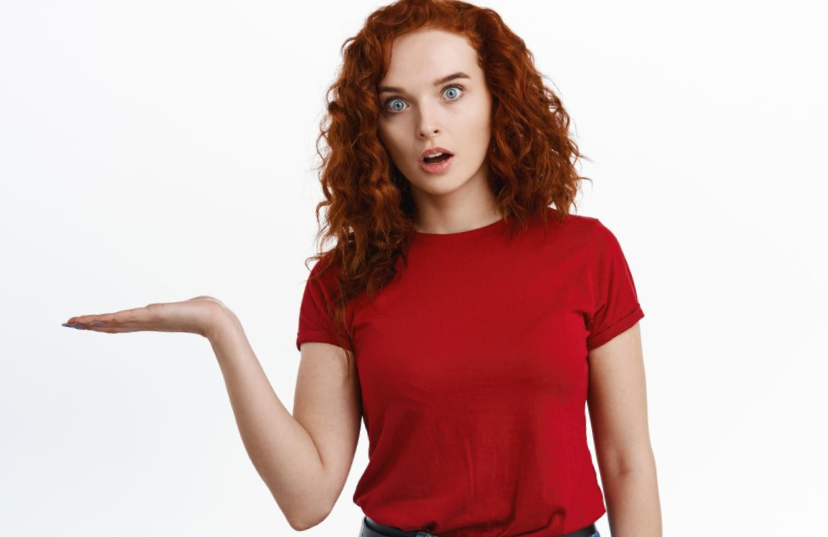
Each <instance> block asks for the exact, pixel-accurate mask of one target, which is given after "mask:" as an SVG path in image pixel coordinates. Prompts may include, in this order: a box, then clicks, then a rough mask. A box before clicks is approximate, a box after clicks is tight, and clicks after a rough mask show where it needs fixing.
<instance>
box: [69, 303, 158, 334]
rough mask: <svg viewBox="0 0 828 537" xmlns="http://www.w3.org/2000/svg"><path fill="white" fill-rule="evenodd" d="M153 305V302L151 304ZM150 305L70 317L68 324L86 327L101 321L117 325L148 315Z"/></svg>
mask: <svg viewBox="0 0 828 537" xmlns="http://www.w3.org/2000/svg"><path fill="white" fill-rule="evenodd" d="M151 305H153V304H151ZM147 308H148V306H145V307H142V308H132V309H128V310H122V311H117V312H115V313H102V314H92V315H81V316H78V317H70V318H69V320H68V321H67V322H66V324H69V325H82V326H84V327H86V328H97V327H98V325H96V326H94V327H93V326H90V325H92V323H101V322H103V323H104V325H109V326H116V325H118V324H123V323H129V322H133V321H137V320H140V319H141V318H142V316H144V315H146V313H147V311H148V309H147Z"/></svg>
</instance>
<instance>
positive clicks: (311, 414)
mask: <svg viewBox="0 0 828 537" xmlns="http://www.w3.org/2000/svg"><path fill="white" fill-rule="evenodd" d="M330 93H332V94H333V97H332V98H330V100H329V103H328V112H329V116H328V117H327V118H326V121H328V120H329V123H327V124H323V127H322V133H321V138H324V139H325V140H326V142H327V145H328V147H329V152H328V153H327V154H325V155H322V154H321V153H320V156H322V159H323V162H322V167H321V182H322V188H323V192H324V194H325V198H326V200H325V201H323V202H321V203H320V204H319V206H318V207H317V217H318V214H319V209H320V208H321V207H327V225H326V226H325V228H327V232H326V233H325V238H326V239H327V238H333V237H336V239H337V243H336V245H335V247H334V248H332V249H331V250H329V251H327V252H322V253H320V254H319V255H317V256H315V258H316V259H319V260H320V262H319V263H317V264H316V265H315V266H314V268H313V269H312V271H311V275H310V278H309V279H308V282H307V284H306V288H305V293H304V297H303V300H302V305H301V310H300V318H299V330H298V335H297V342H296V344H297V348H298V349H299V350H300V352H301V356H302V358H301V360H302V361H301V365H300V369H299V375H298V379H297V388H296V399H295V403H294V413H293V415H291V414H290V413H289V412H288V411H287V410H286V409H285V407H284V406H283V405H282V403H281V402H280V401H279V399H278V397H277V396H276V395H275V393H274V392H273V390H272V388H271V386H270V384H269V383H268V381H267V379H266V377H265V375H264V373H263V371H262V369H261V367H260V365H259V362H258V360H257V359H256V357H255V355H254V354H253V351H252V349H251V348H250V345H249V343H248V341H247V339H246V337H245V335H244V331H243V329H242V327H241V323H240V322H239V320H238V318H237V317H236V316H235V315H234V314H233V313H232V312H231V311H230V310H229V309H228V308H226V307H225V306H224V305H223V304H222V303H221V302H220V301H218V300H216V299H213V298H211V297H196V298H194V299H191V300H189V301H184V302H178V303H169V304H150V305H149V306H147V307H145V308H137V309H133V310H126V311H121V312H117V313H111V314H105V315H87V316H82V317H73V318H71V319H69V323H70V324H68V325H69V326H78V324H80V325H81V326H80V327H81V328H86V329H92V330H97V331H101V332H109V333H120V332H134V331H139V330H156V331H173V332H192V333H197V334H200V335H202V336H204V337H207V338H208V339H209V340H210V342H211V344H212V346H213V349H214V351H215V354H216V357H217V359H218V362H219V364H220V367H221V370H222V373H223V375H224V378H225V381H226V385H227V389H228V393H229V395H230V400H231V404H232V406H233V410H234V413H235V416H236V420H237V423H238V425H239V430H240V433H241V436H242V439H243V441H244V444H245V447H246V449H247V451H248V453H249V455H250V458H251V461H252V462H253V464H254V466H255V467H256V469H257V471H258V472H259V474H260V475H261V477H262V479H263V480H264V481H265V483H266V484H267V485H268V487H269V489H270V490H271V492H272V494H273V496H274V498H275V500H276V502H277V503H278V505H279V507H280V508H281V509H282V511H283V513H284V514H285V516H286V518H287V520H288V521H289V522H290V524H291V526H292V527H293V528H294V529H297V530H302V529H307V528H309V527H312V526H315V525H317V524H319V523H320V522H321V521H322V520H324V519H325V518H326V517H327V516H328V514H329V513H330V512H331V510H332V508H333V506H334V504H335V503H336V501H337V499H338V498H339V495H340V493H341V491H342V489H343V487H344V485H345V482H346V479H347V477H348V474H349V471H350V468H351V464H352V462H353V456H354V453H355V449H356V445H357V441H358V438H359V431H360V420H361V419H364V421H365V425H366V429H367V431H368V436H369V440H370V446H369V459H370V460H369V464H368V467H367V468H366V470H365V472H364V474H363V475H362V478H361V479H360V481H359V484H358V485H357V489H356V492H355V494H354V502H355V503H356V504H357V505H359V506H360V507H361V508H362V510H363V511H364V513H365V515H366V516H365V517H364V518H363V522H362V528H361V533H360V535H361V536H366V537H375V536H387V537H394V536H400V537H406V536H409V535H425V534H431V535H436V536H440V537H455V536H466V535H474V536H480V537H484V536H485V537H488V536H495V535H498V536H510V535H521V536H543V537H547V536H550V537H551V536H567V537H591V536H595V537H600V536H599V533H598V531H597V530H596V528H595V525H594V522H595V521H596V520H597V519H599V518H600V517H601V516H602V515H603V514H604V513H605V512H607V513H608V516H609V523H610V528H611V531H612V533H613V534H614V535H615V536H616V537H625V536H632V535H635V536H660V535H661V515H660V506H659V499H658V489H657V482H656V472H655V462H654V457H653V453H652V449H651V446H650V441H649V433H648V425H647V414H646V394H645V385H644V371H643V359H642V353H641V342H640V332H639V328H638V321H639V320H640V319H641V318H642V317H643V316H644V313H643V311H642V310H641V307H640V305H639V303H638V300H637V295H636V291H635V285H634V283H633V279H632V276H631V274H630V271H629V267H628V266H627V263H626V260H625V258H624V255H623V252H622V250H621V248H620V245H619V243H618V241H617V240H616V238H615V236H614V235H613V234H612V232H610V231H609V230H608V229H607V228H606V227H605V226H603V225H602V224H601V223H600V222H599V221H598V220H597V219H594V218H588V217H582V216H577V215H571V214H569V206H570V205H573V204H574V199H575V195H576V193H577V191H578V188H579V183H580V181H581V179H582V178H581V177H579V176H578V175H577V173H576V172H575V169H574V162H575V161H576V160H577V158H578V157H580V156H581V155H580V154H579V152H578V149H577V146H576V144H575V143H574V142H573V141H572V140H571V139H570V138H569V136H568V124H569V117H568V115H567V113H566V112H565V110H564V109H563V107H562V105H561V102H560V100H559V99H558V98H557V97H556V96H555V94H554V93H553V92H552V91H551V90H549V89H547V88H546V87H545V85H544V84H543V81H542V77H541V76H540V74H539V73H538V72H537V71H536V70H535V68H534V66H533V58H532V55H531V53H530V52H529V51H528V50H527V49H526V48H525V46H524V43H523V41H522V40H521V39H520V38H519V37H518V36H516V35H515V34H513V33H512V32H511V31H510V30H509V28H508V27H507V26H506V25H505V24H504V23H503V22H502V20H501V19H500V17H499V16H498V15H497V14H496V13H495V12H494V11H492V10H489V9H481V8H478V7H475V6H472V5H470V4H467V3H464V2H458V1H452V0H442V1H439V0H437V1H431V0H427V1H422V0H419V1H418V0H414V1H412V0H400V1H398V2H395V3H393V4H391V5H388V6H385V7H383V8H381V9H379V10H377V11H376V12H374V13H373V14H371V15H370V16H369V17H368V19H367V21H366V23H365V26H364V28H363V29H362V30H361V31H360V32H359V34H358V35H357V36H355V37H353V38H350V39H349V40H348V41H346V47H344V64H343V67H342V70H341V73H340V75H339V78H338V80H337V81H336V83H335V84H334V85H333V87H332V88H331V91H330V92H329V97H330ZM551 204H554V205H555V208H554V209H553V208H551V207H550V205H551ZM325 228H321V230H320V233H321V232H322V231H323V230H324V229H325ZM71 323H74V324H71ZM354 366H356V367H354ZM355 371H356V372H357V374H352V373H354V372H355ZM587 402H588V405H589V412H590V416H591V423H592V427H593V436H594V440H595V446H596V452H597V459H598V463H599V467H600V471H601V477H602V482H603V485H604V489H605V491H606V500H607V508H606V509H605V507H604V501H603V500H604V496H603V494H602V491H601V489H600V487H599V485H598V482H597V476H596V474H595V471H594V468H593V465H592V460H591V456H590V453H589V449H588V446H587V442H586V424H585V416H584V411H583V410H584V404H585V403H587Z"/></svg>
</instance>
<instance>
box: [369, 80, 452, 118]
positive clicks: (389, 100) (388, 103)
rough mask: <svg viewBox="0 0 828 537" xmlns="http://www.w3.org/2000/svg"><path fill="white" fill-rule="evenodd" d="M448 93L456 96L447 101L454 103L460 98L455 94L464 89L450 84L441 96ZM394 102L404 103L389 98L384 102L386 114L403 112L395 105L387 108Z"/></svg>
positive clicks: (398, 99)
mask: <svg viewBox="0 0 828 537" xmlns="http://www.w3.org/2000/svg"><path fill="white" fill-rule="evenodd" d="M449 91H453V94H452V95H456V97H454V96H450V97H449V100H450V101H456V100H457V99H459V98H460V95H461V94H459V93H457V92H458V91H460V92H462V91H464V88H463V86H461V85H460V84H452V85H451V86H446V88H445V89H444V90H443V94H444V95H445V94H446V93H447V92H449ZM395 101H399V102H401V103H402V102H404V101H403V100H402V99H400V98H398V97H390V98H389V99H387V100H386V101H385V110H386V112H389V113H391V114H396V113H398V112H401V111H402V110H404V108H400V107H398V106H396V105H393V106H392V109H389V108H388V106H389V105H391V104H392V103H394V102H395Z"/></svg>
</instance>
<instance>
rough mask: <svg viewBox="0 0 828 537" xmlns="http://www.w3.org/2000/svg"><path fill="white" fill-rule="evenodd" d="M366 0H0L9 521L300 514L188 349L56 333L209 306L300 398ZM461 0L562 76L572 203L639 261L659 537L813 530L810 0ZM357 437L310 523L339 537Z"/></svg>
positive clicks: (814, 210)
mask: <svg viewBox="0 0 828 537" xmlns="http://www.w3.org/2000/svg"><path fill="white" fill-rule="evenodd" d="M379 5H381V4H378V3H374V2H365V1H361V0H349V1H348V2H333V1H325V2H322V1H314V2H302V3H299V4H297V5H292V6H291V7H288V5H287V4H281V5H280V4H277V3H275V2H252V1H251V2H242V3H239V2H229V1H225V2H194V1H193V2H183V1H163V2H161V1H147V0H144V1H141V2H137V1H121V2H103V1H98V2H92V1H88V0H87V1H75V2H72V3H71V5H70V3H67V2H57V1H52V2H43V1H34V0H27V1H26V2H22V1H10V0H3V1H2V3H0V179H1V180H0V229H2V233H3V236H2V239H0V245H1V246H2V248H1V249H0V256H2V258H0V304H2V307H0V336H1V337H0V534H2V535H4V536H12V537H17V536H41V535H42V536H46V535H60V536H75V535H77V536H109V535H118V536H132V535H135V536H138V535H141V536H143V535H162V536H167V535H169V536H172V535H200V536H201V535H250V536H254V535H262V536H271V535H287V534H290V533H291V532H293V530H292V529H291V528H290V526H289V525H288V524H287V522H286V520H285V519H284V517H283V515H282V513H281V511H279V509H278V507H277V505H276V503H275V501H274V500H273V499H272V497H271V495H270V493H269V491H268V489H267V488H266V486H265V485H264V483H263V482H262V481H261V479H260V478H259V476H258V474H257V473H256V471H255V469H254V468H253V465H252V464H251V462H250V460H249V459H248V457H247V454H246V451H245V449H244V446H243V444H242V442H241V438H240V436H239V433H238V430H237V428H236V424H235V420H234V417H233V413H232V409H231V407H230V404H229V400H228V397H227V393H226V388H225V385H224V381H223V378H222V376H221V372H220V370H219V368H218V365H217V364H216V362H215V358H214V356H213V354H212V350H211V348H210V345H209V343H208V342H207V341H206V340H204V339H202V338H200V337H199V336H195V335H191V334H164V333H151V332H149V333H148V332H144V333H134V334H118V335H109V334H101V333H94V332H83V331H77V330H74V329H71V328H64V327H62V326H61V323H63V322H65V321H66V320H67V319H69V318H70V317H72V316H76V315H85V314H93V313H107V312H112V311H117V310H121V309H128V308H133V307H140V306H144V305H146V304H148V303H151V302H169V301H177V300H185V299H188V298H191V297H194V296H197V295H203V294H207V295H211V296H215V297H218V298H220V299H221V300H222V301H224V303H225V304H227V305H228V307H230V308H231V309H232V310H233V311H234V312H236V314H237V315H238V316H239V318H240V319H241V321H242V323H243V325H244V327H245V330H246V333H247V335H248V337H249V339H250V341H251V344H252V345H253V348H254V349H255V351H256V354H257V356H258V358H259V360H260V361H261V362H262V365H263V367H264V369H265V371H266V372H267V374H268V377H269V379H270V381H271V383H272V384H273V388H274V390H275V392H276V393H277V395H278V396H279V398H280V399H281V400H282V402H283V403H284V404H285V405H286V406H287V407H288V409H292V408H293V391H294V387H295V380H296V374H297V370H298V366H299V352H298V351H297V350H296V347H295V338H296V330H297V326H298V312H299V306H300V301H301V296H302V291H303V289H304V285H305V280H306V278H307V274H308V272H307V269H306V268H305V267H304V260H305V258H307V257H309V256H310V255H312V254H313V253H314V251H315V250H314V248H315V244H314V238H315V234H316V231H317V223H316V220H315V216H314V208H315V206H316V203H317V202H318V201H319V200H321V199H322V194H321V189H320V188H319V185H318V179H317V176H316V174H315V172H314V171H313V166H315V164H316V163H317V157H316V153H315V146H314V144H315V141H316V136H317V134H318V129H319V121H320V120H321V119H322V113H323V111H324V92H325V90H326V88H327V87H328V85H329V84H331V83H332V82H333V80H334V76H335V74H336V70H337V69H338V67H339V65H340V61H341V56H340V46H341V45H342V43H343V41H344V40H345V39H346V38H348V37H349V36H352V35H354V34H356V33H357V32H358V31H359V29H360V27H361V25H362V23H363V21H364V19H365V17H367V15H368V14H369V13H370V12H371V11H373V10H374V9H375V8H376V7H378V6H379ZM478 5H485V6H489V7H493V8H494V9H495V10H497V11H498V12H499V13H500V14H501V16H502V17H503V19H504V20H505V21H506V23H507V24H508V25H509V26H510V27H511V28H512V29H513V30H514V31H515V32H517V33H518V35H520V36H521V37H523V38H524V39H525V40H526V43H527V45H528V46H529V48H530V50H532V52H533V53H534V55H535V59H536V64H537V67H538V69H539V70H540V71H541V72H542V73H543V74H544V75H546V76H548V77H549V80H551V81H552V82H553V83H554V85H553V86H552V88H553V89H554V90H555V91H557V92H558V93H559V95H560V96H561V97H562V99H563V102H564V106H565V107H566V109H567V110H568V112H569V113H570V115H571V116H572V119H573V124H572V130H573V134H574V136H575V138H576V141H577V143H578V144H579V146H580V148H581V150H582V151H583V152H584V153H585V154H586V155H587V156H588V157H590V158H591V159H592V160H593V162H589V161H583V162H582V167H581V168H580V171H581V173H582V175H586V176H588V177H590V178H592V179H593V180H594V184H593V185H590V183H589V182H585V183H584V190H583V194H582V196H581V197H579V200H578V201H579V207H578V211H577V213H578V214H582V215H587V216H594V217H597V218H599V219H600V220H601V221H602V222H603V223H604V224H605V225H606V226H607V227H609V228H610V229H611V230H612V231H613V232H614V233H615V234H616V236H617V237H618V238H619V240H620V242H621V244H622V246H623V249H624V252H625V254H626V255H627V259H628V262H629V264H630V267H631V269H632V271H633V275H634V278H635V282H636V286H637V289H638V293H639V299H640V301H641V304H642V307H643V309H644V311H645V313H646V317H645V319H644V320H642V322H641V327H642V328H641V329H642V337H643V345H644V355H645V362H646V372H647V386H648V397H649V418H650V429H651V436H652V443H653V448H654V451H655V455H656V462H657V468H658V477H659V486H660V492H661V503H662V510H663V519H664V532H665V535H670V536H674V537H684V536H688V537H690V536H697V535H722V536H725V535H751V536H753V535H757V536H760V535H762V536H763V535H768V536H772V535H796V534H808V535H821V534H824V533H825V521H824V518H823V517H822V516H821V514H822V513H824V510H825V503H826V500H828V470H826V463H825V453H826V452H828V445H826V440H825V436H820V433H822V434H823V435H824V433H825V409H826V399H825V396H824V394H823V393H822V388H823V387H824V384H825V372H826V367H825V363H826V358H828V356H826V351H825V346H824V345H825V344H824V338H823V336H825V335H826V331H827V330H828V323H827V322H826V321H827V320H828V316H827V315H826V313H825V304H826V301H828V290H826V277H825V275H826V273H828V266H826V265H827V263H826V258H825V257H826V254H825V250H826V247H825V243H826V233H825V229H826V228H828V226H826V223H828V222H826V217H825V216H824V213H823V212H822V210H823V205H824V194H825V193H826V189H825V187H824V184H825V181H826V180H828V174H826V167H825V147H826V142H827V141H828V139H826V124H827V123H828V105H826V101H825V96H826V95H828V84H826V70H825V63H824V62H825V54H824V52H825V50H828V42H826V41H827V40H826V37H825V35H826V34H825V32H824V31H823V30H824V24H823V22H824V20H825V19H824V14H820V13H818V12H817V9H816V8H814V7H813V6H815V5H818V3H816V2H810V3H807V4H806V3H805V2H798V3H797V2H794V3H791V2H788V3H786V4H785V5H784V6H783V5H782V3H767V2H746V1H745V2H732V1H731V2H718V1H717V2H713V1H704V2H693V3H683V4H677V3H665V2H655V1H651V2H641V1H636V2H608V1H606V2H565V3H564V2H540V1H516V0H510V1H502V0H499V1H490V2H486V3H479V4H478ZM590 448H591V449H592V440H591V438H590ZM367 451H368V443H367V436H366V435H365V430H364V428H363V430H362V437H361V439H360V444H359V447H358V449H357V454H356V459H355V461H354V465H353V468H352V470H351V476H350V478H349V480H348V482H347V484H346V486H345V489H344V491H343V492H342V496H341V497H340V499H339V501H338V502H337V504H336V506H335V508H334V510H333V512H332V513H331V515H330V516H329V517H328V518H327V519H326V520H325V521H324V522H323V523H322V524H320V525H319V526H316V527H314V528H312V529H310V530H308V531H307V532H306V534H308V535H320V536H321V535H325V536H328V535H330V536H342V535H345V536H349V535H357V533H358V531H359V525H360V522H361V517H362V512H361V510H360V509H359V507H358V506H356V505H354V504H353V502H352V497H353V492H354V489H355V487H356V483H357V481H358V479H359V477H360V476H361V474H362V471H363V470H364V468H365V466H366V464H367ZM598 529H599V530H600V531H601V533H602V535H603V536H604V537H607V536H608V535H609V527H608V523H607V518H606V516H604V517H603V518H601V520H600V521H599V522H598Z"/></svg>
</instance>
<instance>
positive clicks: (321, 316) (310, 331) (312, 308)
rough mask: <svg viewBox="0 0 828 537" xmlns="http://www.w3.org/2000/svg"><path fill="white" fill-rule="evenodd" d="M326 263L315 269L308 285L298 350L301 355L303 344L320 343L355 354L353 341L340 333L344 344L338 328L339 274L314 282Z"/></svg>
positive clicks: (300, 310)
mask: <svg viewBox="0 0 828 537" xmlns="http://www.w3.org/2000/svg"><path fill="white" fill-rule="evenodd" d="M326 259H327V258H323V259H321V260H319V261H318V262H317V263H316V265H314V267H313V268H312V269H311V272H310V275H309V277H308V280H307V282H306V283H305V292H304V295H303V296H302V305H301V308H300V309H299V330H298V333H297V337H296V348H297V349H298V350H300V351H301V350H302V343H305V342H308V341H317V342H322V343H330V344H332V345H337V346H339V347H342V348H344V349H347V350H349V351H351V352H353V345H352V344H351V341H350V338H348V336H347V335H345V334H344V333H343V332H342V331H340V334H341V340H340V339H338V338H337V335H336V330H335V328H334V321H333V311H334V310H333V308H334V299H335V296H336V295H335V291H336V290H337V289H338V284H337V280H336V274H335V271H334V270H332V269H330V270H326V271H325V272H324V273H322V275H321V276H320V277H319V278H316V279H312V277H313V276H315V275H316V274H317V273H319V271H320V269H321V268H322V266H323V263H325V260H326Z"/></svg>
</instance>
